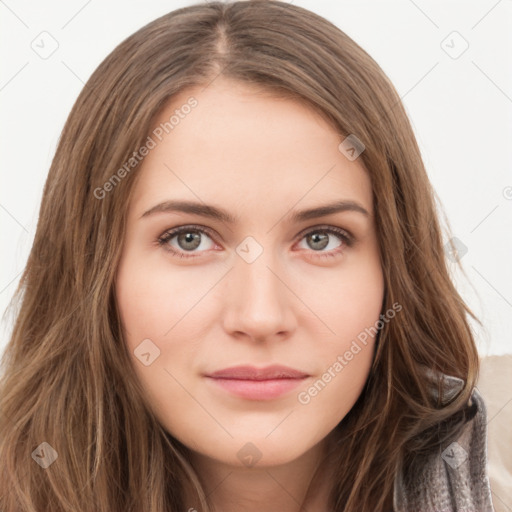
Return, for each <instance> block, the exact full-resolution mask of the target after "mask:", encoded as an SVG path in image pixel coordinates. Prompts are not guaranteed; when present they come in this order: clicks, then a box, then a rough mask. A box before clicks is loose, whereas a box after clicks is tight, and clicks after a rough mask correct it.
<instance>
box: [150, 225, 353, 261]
mask: <svg viewBox="0 0 512 512" xmlns="http://www.w3.org/2000/svg"><path fill="white" fill-rule="evenodd" d="M188 232H199V233H202V234H205V235H208V236H209V237H210V238H212V239H213V238H214V237H213V233H212V232H211V230H210V229H207V228H204V227H202V226H197V225H189V226H181V227H179V228H174V229H171V230H169V231H166V232H165V233H163V234H162V235H161V236H160V237H159V238H158V239H157V243H158V245H159V246H160V247H162V248H163V249H164V250H165V251H168V252H170V253H171V254H172V255H173V256H176V257H179V258H197V257H198V256H192V255H187V254H186V253H183V252H179V251H176V250H174V249H173V248H171V247H170V246H169V245H167V244H168V242H170V241H171V240H172V239H173V238H174V237H175V236H177V235H181V234H182V233H188ZM319 232H321V233H328V234H331V235H336V236H337V237H339V238H340V239H341V240H342V242H343V243H344V244H345V245H346V246H347V247H352V245H353V243H354V239H353V236H352V235H351V234H350V233H349V232H348V231H346V230H344V229H341V228H337V227H334V226H328V227H324V226H317V227H313V228H308V231H306V232H302V233H300V234H299V235H297V237H298V240H302V239H303V238H305V237H306V236H307V235H310V234H312V233H319ZM342 251H343V246H341V248H340V247H338V248H336V249H333V250H331V251H328V252H325V253H324V252H319V251H312V252H314V253H317V256H318V257H319V258H332V257H335V256H338V255H339V254H340V253H341V252H342Z"/></svg>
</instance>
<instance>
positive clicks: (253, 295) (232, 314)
mask: <svg viewBox="0 0 512 512" xmlns="http://www.w3.org/2000/svg"><path fill="white" fill-rule="evenodd" d="M288 280H289V279H288ZM226 287H227V289H226V290H225V292H226V295H225V299H226V300H225V306H224V307H225V309H224V316H223V318H224V320H223V322H224V329H225V330H226V332H227V333H229V334H230V335H231V336H234V337H236V338H238V339H240V340H242V339H247V340H253V341H259V342H261V341H270V340H278V339H285V338H287V337H289V336H290V335H291V333H292V332H293V331H294V330H295V328H296V322H297V320H296V315H295V313H294V310H293V307H294V304H296V303H300V301H299V300H298V299H297V298H296V297H295V296H294V294H293V291H292V290H291V289H290V288H291V287H290V285H289V284H288V283H287V273H286V272H285V271H283V268H282V266H280V265H279V264H278V263H277V259H275V258H272V257H271V255H270V251H263V253H262V254H261V255H260V256H259V257H258V258H257V259H256V260H255V261H253V262H252V263H247V262H246V261H244V260H243V259H242V258H238V257H237V258H236V260H235V263H234V268H233V269H232V270H231V272H230V273H229V275H228V276H227V282H226Z"/></svg>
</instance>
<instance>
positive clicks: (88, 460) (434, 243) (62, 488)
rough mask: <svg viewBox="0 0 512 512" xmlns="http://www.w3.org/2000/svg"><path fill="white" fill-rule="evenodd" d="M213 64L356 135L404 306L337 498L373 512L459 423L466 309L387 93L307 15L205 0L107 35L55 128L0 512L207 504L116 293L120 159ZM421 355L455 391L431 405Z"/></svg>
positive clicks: (5, 384)
mask: <svg viewBox="0 0 512 512" xmlns="http://www.w3.org/2000/svg"><path fill="white" fill-rule="evenodd" d="M219 75H223V76H224V77H226V78H230V79H233V80H238V81H241V82H245V83H247V82H248V83H250V84H253V85H257V86H259V87H260V88H261V89H262V90H265V91H269V92H271V93H273V94H275V95H281V96H283V97H285V96H286V97H291V98H296V99H298V100H300V101H302V102H304V103H305V104H308V105H311V106H313V107H314V108H315V109H316V110H317V111H318V112H320V113H321V114H322V115H324V116H325V118H326V119H328V120H329V121H330V122H331V123H332V126H333V127H334V128H335V129H336V130H337V131H338V132H339V134H340V142H341V141H342V140H343V139H344V138H345V137H346V136H348V135H349V134H353V135H355V136H356V137H357V139H359V140H360V141H361V142H362V143H363V144H364V146H365V150H364V151H363V153H362V154H361V155H360V158H361V159H362V162H363V164H364V166H365V168H366V169H367V171H368V173H369V175H370V177H371V182H372V186H373V200H374V206H375V212H376V213H375V219H376V227H377V233H378V239H379V243H380V249H381V260H382V269H383V273H384V279H385V296H384V303H383V311H387V310H388V309H390V308H392V304H394V303H399V304H400V305H401V306H402V310H401V312H400V314H399V315H397V318H396V319H395V320H394V321H390V322H387V323H385V325H384V326H383V328H382V329H381V330H380V331H379V338H378V345H377V349H376V352H375V355H374V361H373V366H372V369H371V372H370V376H369V378H368V381H367V383H366V387H365V389H364V391H363V393H362V394H361V396H360V397H359V399H358V401H357V403H356V404H355V406H354V407H353V409H352V410H351V411H350V413H349V414H348V415H347V416H346V417H345V418H344V420H343V421H342V422H341V423H340V425H339V428H338V429H337V430H339V440H340V443H341V444H340V446H342V448H341V447H340V449H339V452H336V453H334V454H333V457H334V458H335V461H336V463H335V467H336V471H335V474H334V475H333V477H334V482H335V484H334V487H333V489H332V496H331V504H330V506H331V510H335V511H337V512H341V511H345V512H346V511H349V510H350V511H354V510H357V511H372V512H374V511H376V510H383V509H384V508H385V507H386V506H388V504H389V500H390V497H391V496H392V493H393V481H394V478H395V476H396V474H397V472H398V471H399V470H400V468H402V469H403V468H404V467H406V465H407V461H408V460H409V459H411V457H413V456H416V455H418V454H420V453H424V452H425V453H426V452H428V451H429V450H433V449H436V447H438V446H439V444H440V443H441V442H442V441H443V440H446V439H448V438H450V437H453V436H454V435H456V433H457V432H458V429H459V428H460V427H461V425H462V423H463V422H464V419H465V410H466V406H467V403H468V400H469V398H470V394H471V392H472V389H473V387H474V385H475V382H476V378H477V373H478V354H477V350H476V347H475V343H474V338H473V335H472V331H471V329H470V326H469V324H468V315H470V316H472V317H473V318H475V317H474V315H473V314H472V312H471V311H470V310H469V309H468V307H467V306H466V305H465V303H464V302H463V301H462V299H461V297H460V296H459V294H458V293H457V291H456V289H455V287H454V285H453V284H452V281H451V279H450V276H449V272H448V268H447V263H446V261H445V252H444V249H443V242H442V234H441V228H440V225H439V221H438V218H437V213H436V204H435V200H436V195H435V193H434V191H433V190H432V187H431V185H430V183H429V180H428V178H427V174H426V171H425V168H424V165H423V162H422V159H421V156H420V151H419V149H418V145H417V143H416V140H415V137H414V134H413V130H412V128H411V125H410V123H409V121H408V118H407V115H406V113H405V111H404V108H403V106H402V103H401V100H400V97H399V96H398V94H397V92H396V91H395V89H394V87H393V86H392V84H391V83H390V82H389V80H388V79H387V77H386V76H385V74H384V73H383V71H382V70H381V68H380V67H379V66H378V65H377V63H376V62H375V61H374V60H373V59H372V58H371V57H370V56H369V55H368V54H367V53H366V52H365V51H364V50H363V49H362V48H360V47H359V46H358V45H357V44H356V43H355V42H354V41H353V40H352V39H350V38H349V37H348V36H347V35H346V34H345V33H343V32H342V31H340V30H339V29H338V28H337V27H335V26H334V25H333V24H331V23H330V22H328V21H327V20H325V19H323V18H322V17H320V16H318V15H316V14H314V13H312V12H309V11H307V10H305V9H303V8H300V7H298V6H296V5H293V4H287V3H284V2H278V1H262V0H257V1H250V2H247V1H241V2H233V3H221V2H209V3H201V4H198V5H193V6H189V7H186V8H181V9H178V10H175V11H173V12H170V13H169V14H166V15H165V16H162V17H160V18H159V19H157V20H155V21H153V22H152V23H149V24H148V25H146V26H145V27H143V28H142V29H140V30H139V31H137V32H136V33H135V34H133V35H132V36H130V37H128V38H127V39H126V40H125V41H123V42H122V43H121V44H120V45H119V46H117V47H116V48H115V49H114V51H113V52H112V53H111V54H110V55H109V56H108V57H107V58H106V59H105V60H104V61H103V62H102V63H101V64H100V66H99V67H98V68H97V70H96V71H95V72H94V73H93V75H92V76H91V78H90V79H89V80H88V82H87V83H86V85H85V87H84V88H83V90H82V92H81V94H80V95H79V97H78V99H77V100H76V103H75V105H74V106H73V109H72V111H71V113H70V115H69V118H68V120H67V122H66V124H65V127H64V129H63V132H62V135H61V138H60V141H59V144H58V148H57V151H56V154H55V157H54V159H53V162H52V165H51V168H50V171H49V175H48V179H47V181H46V185H45V187H44V194H43V199H42V204H41V209H40V215H39V220H38V225H37V232H36V235H35V239H34V243H33V247H32V249H31V252H30V255H29V259H28V262H27V265H26V268H25V270H24V273H23V275H22V278H21V282H20V285H19V287H18V289H17V292H16V295H15V298H14V300H16V301H18V303H19V304H20V308H19V311H18V313H17V316H16V321H15V325H14V328H13V333H12V338H11V339H10V342H9V344H8V346H7V349H6V351H5V353H4V356H3V359H2V370H3V378H2V381H1V388H0V410H1V417H0V509H1V510H2V511H3V512H14V511H32V512H35V511H37V512H41V511H43V510H44V511H52V512H58V511H73V512H77V511H86V510H87V511H88V510H91V511H92V510H93V511H95V512H103V511H104V512H107V511H108V512H112V511H123V512H127V511H134V512H141V511H143V510H144V511H146V510H151V511H155V512H164V511H171V510H172V511H178V510H179V511H182V510H187V508H188V507H187V506H186V504H185V503H183V489H184V486H185V485H187V486H191V488H192V489H195V490H196V491H197V495H198V497H199V498H200V499H201V503H202V507H203V509H204V510H209V508H208V500H207V499H206V497H205V496H204V492H203V491H202V488H201V483H200V480H199V478H198V477H197V475H196V474H195V472H194V470H193V468H192V467H191V465H190V464H189V462H188V461H187V450H186V448H185V447H184V446H182V445H181V444H180V443H179V442H178V441H177V440H176V439H174V438H173V437H172V436H171V435H170V434H169V433H168V432H166V431H165V430H164V429H163V428H162V426H161V425H160V424H159V422H158V421H157V420H156V418H155V417H154V416H153V414H152V413H151V411H150V409H149V407H148V405H147V404H146V403H145V401H144V400H143V398H142V397H143V393H142V389H141V387H140V384H139V383H138V381H137V379H136V378H135V376H134V373H133V372H132V371H130V369H131V358H130V354H129V353H128V351H127V349H126V346H125V344H124V342H123V336H122V330H121V325H120V320H119V315H118V310H117V306H116V301H115V296H114V292H113V289H114V283H115V274H116V269H117V264H118V261H119V257H120V253H121V249H122V245H123V240H124V229H125V220H126V213H127V205H128V203H129V198H130V193H131V191H132V190H133V184H134V181H135V176H136V175H137V172H136V171H137V166H133V169H132V168H130V170H129V172H128V171H127V170H126V167H125V171H126V172H125V173H119V172H118V171H119V169H120V168H122V167H123V165H125V164H126V162H127V160H128V159H129V158H130V157H131V156H132V155H133V153H134V151H136V150H137V149H138V148H140V147H142V146H143V145H144V144H145V142H146V141H147V137H148V134H149V133H151V130H152V129H153V128H154V126H153V124H152V123H153V122H154V119H155V116H156V115H157V114H158V112H160V111H161V109H162V107H163V106H164V105H165V104H166V103H167V102H168V101H169V100H170V99H171V98H172V97H173V95H175V94H177V93H178V92H180V91H182V90H184V89H185V88H187V87H190V86H195V85H200V86H205V87H206V86H208V84H209V83H211V81H212V80H215V78H216V77H217V76H219ZM116 173H117V176H118V177H119V176H120V174H122V179H119V180H116V181H115V182H114V181H112V176H114V175H115V174H116ZM109 180H110V181H109ZM107 182H110V183H111V185H110V186H107V187H106V186H105V184H106V183H107ZM99 189H101V190H103V191H105V190H107V189H108V193H101V194H99V193H98V192H97V191H98V190H99ZM100 195H101V196H103V197H99V196H100ZM475 319H476V318H475ZM425 367H427V368H430V369H432V370H437V371H439V372H442V373H445V374H449V375H454V376H457V377H460V378H461V379H463V380H464V382H465V386H464V387H463V389H462V391H461V392H460V393H459V394H458V395H457V396H456V397H455V398H454V399H452V400H451V401H449V403H448V404H443V401H442V396H440V397H438V399H436V398H435V397H434V396H433V395H432V393H431V392H430V391H431V388H430V386H431V383H430V382H429V381H428V380H427V379H425V374H424V368H425ZM441 425H444V427H443V428H441V427H440V426H441ZM43 442H47V443H48V444H49V445H50V446H51V447H52V448H53V449H54V450H55V451H56V452H57V454H58V458H57V460H56V461H55V462H54V463H53V464H52V465H51V466H50V467H48V468H47V469H45V470H43V469H42V468H41V467H39V465H38V464H36V463H35V462H34V460H32V458H33V457H31V454H32V453H33V452H34V450H36V449H37V448H38V447H39V446H40V445H41V443H43ZM45 446H46V445H45ZM347 461H350V464H347Z"/></svg>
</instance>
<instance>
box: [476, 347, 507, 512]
mask: <svg viewBox="0 0 512 512" xmlns="http://www.w3.org/2000/svg"><path fill="white" fill-rule="evenodd" d="M477 388H478V390H479V391H480V393H481V395H482V397H483V400H484V402H485V406H486V409H487V455H488V461H487V468H488V474H489V481H490V484H491V491H492V496H493V504H494V509H495V511H496V512H509V511H510V510H512V429H511V428H510V425H512V354H505V355H492V356H487V357H484V358H482V360H481V365H480V377H479V379H478V383H477Z"/></svg>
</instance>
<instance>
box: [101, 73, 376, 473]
mask: <svg viewBox="0 0 512 512" xmlns="http://www.w3.org/2000/svg"><path fill="white" fill-rule="evenodd" d="M191 96H193V97H194V98H195V101H194V100H190V101H189V98H190V97H191ZM185 105H194V106H193V107H191V108H188V107H184V106H185ZM176 110H178V112H176ZM173 115H174V118H173V119H172V120H171V121H170V118H171V116H173ZM160 123H162V125H160ZM165 123H167V125H165ZM159 126H160V129H158V127H159ZM162 127H165V129H163V128H162ZM170 127H171V128H172V129H171V128H170ZM166 131H167V132H168V133H167V134H166ZM150 137H151V140H152V141H153V142H150V141H149V139H148V151H146V153H147V155H146V156H145V158H144V160H143V162H142V164H141V167H140V168H139V169H138V170H137V171H134V172H137V173H140V175H139V176H138V180H137V182H136V184H135V189H134V195H133V197H132V200H131V203H130V205H129V215H128V219H127V234H126V239H125V245H124V247H123V254H122V258H121V262H120V266H119V268H118V275H117V285H116V295H117V300H118V304H119V308H120V312H121V317H122V324H123V330H124V333H125V339H126V343H127V345H128V349H129V352H130V353H131V355H132V358H133V366H134V369H135V372H136V375H137V377H138V379H139V380H140V382H141V383H142V385H143V388H144V390H145V392H146V394H147V400H148V403H149V405H150V407H151V408H152V409H153V410H154V412H155V413H156V415H157V417H158V418H159V420H160V421H161V423H162V424H163V425H164V427H165V428H166V430H167V431H168V432H170V433H171V434H172V435H173V436H174V437H175V438H177V439H179V440H180V441H181V442H182V443H183V444H185V445H186V446H188V447H189V448H190V449H192V450H193V451H194V452H195V453H196V454H198V455H200V456H208V457H210V458H212V459H215V460H218V461H222V462H223V463H226V464H230V465H237V466H240V465H246V466H250V465H252V464H254V463H258V465H259V466H262V465H275V464H282V463H285V462H290V461H292V460H294V459H297V458H298V457H299V456H301V455H303V454H305V453H306V452H307V451H308V450H310V449H311V448H312V447H314V446H315V445H317V443H319V442H320V441H322V440H323V439H324V438H325V437H326V436H327V435H328V434H329V433H330V432H331V431H332V430H333V429H334V428H335V427H336V425H337V424H338V423H339V422H340V421H341V420H342V419H343V417H344V416H345V415H346V414H347V413H348V412H349V410H350V409H351V408H352V406H353V405H354V403H355V401H356V399H357V398H358V396H359V395H360V393H361V391H362V388H363V385H364V383H365V381H366V379H367V376H368V373H369V369H370V365H371V361H372V355H373V348H374V342H375V338H374V337H372V335H371V334H370V335H368V332H371V333H373V332H375V331H374V330H373V331H368V329H369V328H372V327H373V326H374V325H375V324H376V322H377V321H378V320H379V314H380V312H381V305H382V300H383V293H384V283H383V275H382V270H381V265H380V259H379V248H378V242H377V238H376V233H375V225H374V216H373V213H374V212H373V205H372V189H371V183H370V180H369V177H368V175H367V173H366V171H365V169H364V167H363V165H362V163H361V159H360V158H355V159H354V154H353V153H350V152H349V153H344V152H342V151H341V150H340V149H339V148H338V146H339V145H340V143H341V142H342V141H343V140H344V137H343V136H340V135H338V134H336V132H335V131H334V130H333V129H332V128H331V127H330V125H329V124H327V123H326V121H325V120H324V119H323V118H322V117H320V116H319V115H318V114H317V113H315V112H314V111H313V110H311V109H310V108H308V107H306V106H304V105H303V104H301V103H297V102H295V101H292V100H283V99H273V98H271V97H270V96H268V95H262V94H258V91H257V90H256V89H254V88H252V87H251V86H249V85H242V84H240V83H236V82H230V81H225V80H221V79H217V80H216V81H214V82H213V84H211V85H210V86H209V87H207V88H206V89H204V90H201V89H200V88H194V89H189V90H187V91H184V92H183V93H181V94H180V95H178V96H176V97H174V99H173V101H172V104H170V105H168V106H167V107H166V108H165V110H164V111H162V112H161V115H160V117H159V119H158V120H157V122H156V124H155V131H154V132H153V133H152V134H150ZM160 139H161V140H160ZM356 149H357V148H356ZM143 152H144V151H143ZM356 155H357V153H356ZM130 156H131V155H128V156H127V158H129V157H130ZM349 157H350V158H349ZM110 193H113V194H115V193H116V191H115V190H112V191H111V192H110ZM174 203H180V204H181V205H182V206H183V205H185V203H186V204H187V205H189V206H187V207H186V208H182V209H180V208H179V205H178V207H174V206H173V204H174ZM192 203H193V204H194V205H196V206H194V207H192V206H190V205H191V204H192ZM335 203H339V204H345V206H346V207H344V208H343V207H342V208H340V209H339V210H338V211H334V209H333V211H331V212H330V213H329V212H323V214H322V212H316V213H315V210H316V209H318V208H322V207H325V206H326V205H332V204H335ZM347 205H348V206H347ZM218 212H223V213H222V216H221V215H220V214H219V213H218ZM307 212H310V213H307ZM228 217H229V220H228ZM178 227H184V228H185V229H184V230H183V232H182V233H181V234H174V233H169V232H170V231H171V230H174V229H176V228H178ZM363 340H364V341H363ZM270 365H282V366H286V367H289V368H291V369H293V370H295V371H296V372H298V373H297V374H290V373H286V372H284V373H282V372H277V373H274V374H272V372H270V373H268V374H265V373H260V374H257V372H256V371H257V370H260V369H265V368H267V367H269V366H270ZM237 366H250V367H253V370H254V372H256V373H254V372H253V373H252V374H251V373H250V372H249V373H237V372H236V371H232V370H231V369H232V368H234V367H237ZM225 369H228V370H227V371H226V372H225V373H224V374H223V376H224V378H214V377H212V375H213V374H214V373H215V372H219V371H220V370H225ZM292 377H293V378H292ZM258 378H259V379H262V380H259V381H258V380H254V379H258Z"/></svg>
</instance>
